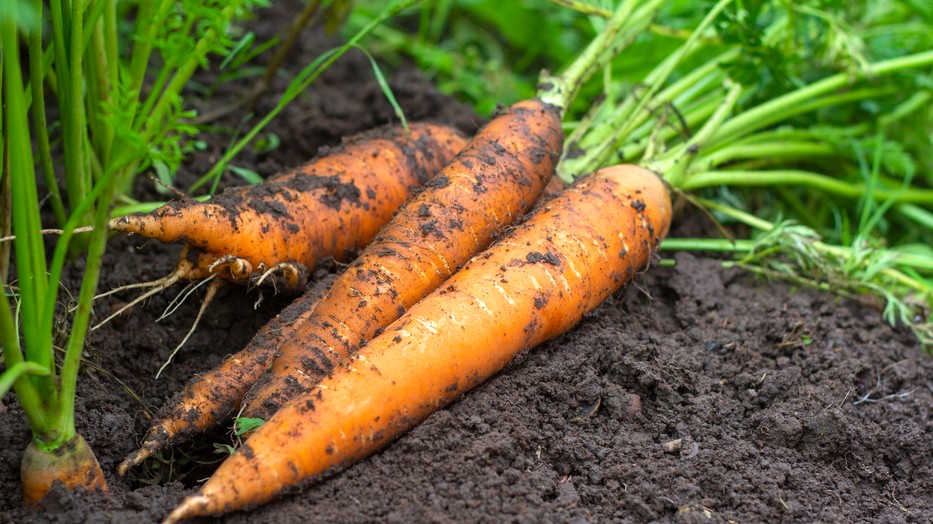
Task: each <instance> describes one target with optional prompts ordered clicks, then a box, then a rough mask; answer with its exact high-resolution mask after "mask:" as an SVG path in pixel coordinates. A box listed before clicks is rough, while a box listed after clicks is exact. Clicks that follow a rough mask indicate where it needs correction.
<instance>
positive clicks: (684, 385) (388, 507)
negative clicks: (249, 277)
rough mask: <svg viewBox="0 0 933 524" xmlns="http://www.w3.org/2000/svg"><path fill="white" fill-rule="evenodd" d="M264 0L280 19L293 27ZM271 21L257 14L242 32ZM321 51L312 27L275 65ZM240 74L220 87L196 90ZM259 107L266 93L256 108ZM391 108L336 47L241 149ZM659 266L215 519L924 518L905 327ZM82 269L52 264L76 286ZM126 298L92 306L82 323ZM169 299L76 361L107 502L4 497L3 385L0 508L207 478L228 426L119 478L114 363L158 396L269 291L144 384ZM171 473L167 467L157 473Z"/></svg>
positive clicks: (142, 491)
mask: <svg viewBox="0 0 933 524" xmlns="http://www.w3.org/2000/svg"><path fill="white" fill-rule="evenodd" d="M277 5H279V4H277ZM276 9H278V10H279V12H278V15H279V16H278V17H276V18H275V19H277V20H288V19H289V15H288V13H287V12H285V11H284V8H282V7H277V8H276ZM292 9H294V6H292ZM274 29H275V26H274V25H272V26H267V25H266V24H262V23H261V24H259V26H258V29H255V30H257V31H258V32H260V33H261V34H262V33H263V32H265V34H271V33H270V32H271V31H273V30H274ZM332 44H333V42H330V43H329V44H328V43H326V42H325V41H323V40H322V39H321V38H317V37H314V38H312V37H310V36H309V37H308V38H306V39H304V40H302V44H301V45H302V49H301V50H300V55H301V57H302V58H301V59H300V60H299V59H295V60H294V61H293V63H294V64H296V67H297V66H299V65H300V64H301V63H304V62H305V61H307V60H310V58H309V57H313V56H315V55H316V53H318V52H320V50H321V49H324V48H326V47H327V46H328V45H332ZM391 83H392V86H393V88H394V89H395V93H396V95H397V96H398V97H399V99H400V102H401V104H402V106H403V107H404V108H405V109H406V111H407V112H408V115H409V117H411V118H412V119H433V120H437V121H442V122H452V123H456V124H457V125H459V126H460V127H462V128H463V129H464V130H466V131H470V130H471V128H473V127H475V125H476V123H477V122H478V121H479V120H480V118H478V117H476V116H475V115H473V114H472V113H470V111H469V110H468V109H467V108H465V107H464V106H462V105H459V104H456V103H454V102H452V101H451V100H449V99H447V98H445V97H443V96H441V95H439V94H438V93H437V92H436V91H434V89H433V88H432V87H431V86H430V84H429V82H428V81H426V80H425V79H424V78H423V77H422V76H421V75H420V74H419V73H418V72H417V71H414V70H412V69H402V70H400V71H394V72H393V73H392V74H391ZM246 86H247V84H238V85H230V86H223V87H222V88H221V89H220V92H218V94H217V95H216V96H215V98H214V99H212V101H211V102H210V103H211V104H221V103H224V102H223V101H229V100H230V99H231V97H235V96H236V94H237V93H238V92H243V91H244V90H245V88H246ZM279 88H281V86H279ZM264 103H265V104H266V106H267V107H266V109H268V104H269V103H271V101H265V102H264ZM392 119H393V116H392V111H391V108H390V107H389V105H388V104H387V103H385V101H384V100H383V98H382V95H381V93H380V92H379V90H378V88H377V87H376V85H375V82H374V81H373V80H372V73H371V70H370V66H369V64H368V62H367V61H366V60H365V59H364V58H362V57H361V56H359V55H356V54H354V55H352V56H349V57H347V58H345V59H343V60H341V61H340V62H339V63H338V64H337V66H336V67H335V68H334V69H332V70H330V71H329V72H328V73H327V74H325V75H324V77H323V78H322V81H321V82H319V83H317V84H316V86H315V87H314V88H313V89H312V90H311V92H310V93H309V94H308V95H307V96H304V97H302V99H301V100H300V102H299V103H298V104H296V105H295V106H293V107H292V108H291V109H290V110H289V111H288V112H287V114H285V115H284V116H283V117H282V118H280V119H278V120H277V122H276V123H275V125H274V128H273V129H274V131H275V132H276V133H277V134H278V135H279V136H280V137H281V139H282V146H281V147H280V148H279V149H278V150H276V151H273V152H271V153H268V154H267V155H263V156H256V155H250V154H247V155H245V156H244V157H242V159H241V160H240V161H239V164H238V165H242V166H248V167H252V168H254V169H255V170H257V171H259V172H260V173H261V174H263V175H270V174H273V173H275V172H277V171H279V170H281V169H283V168H284V167H286V166H289V165H295V164H298V163H300V162H302V161H303V160H306V159H307V158H308V157H310V156H312V155H313V154H314V153H315V151H316V150H317V148H318V147H320V146H322V145H327V144H333V143H335V142H336V141H337V140H339V138H340V137H341V136H343V135H348V134H352V133H354V132H357V131H361V130H364V129H367V128H370V127H372V126H375V125H379V124H383V123H386V122H390V121H391V120H392ZM221 124H222V125H229V126H235V125H236V122H235V121H233V120H230V119H228V120H226V121H222V122H221ZM213 140H214V141H213V142H212V143H210V146H209V148H208V150H207V151H205V152H202V153H199V154H198V155H197V156H196V157H195V158H194V159H193V160H192V161H191V162H190V163H189V164H188V165H186V166H185V169H184V171H185V173H184V175H183V179H184V180H186V181H189V182H190V181H191V180H193V179H194V178H195V177H196V176H197V175H198V174H199V173H202V172H203V171H204V170H205V169H207V167H209V166H210V163H211V159H212V158H216V155H217V154H218V153H219V152H221V151H222V150H223V147H225V145H226V143H227V138H226V137H223V136H218V137H216V138H214V139H213ZM230 182H233V180H230V181H226V183H230ZM142 185H148V183H146V184H142ZM179 185H180V186H182V187H183V186H184V185H185V184H184V182H182V183H180V184H179ZM686 222H687V221H682V222H681V224H680V226H679V227H680V228H681V230H682V231H683V230H684V228H686V227H690V225H689V224H687V223H686ZM694 222H695V221H694ZM177 252H178V248H177V246H168V247H166V246H162V245H159V244H157V243H155V242H143V241H141V240H138V239H130V238H124V237H115V238H114V239H113V240H112V242H111V244H110V248H109V251H108V254H107V257H106V262H105V263H106V265H105V270H104V274H103V277H102V280H101V285H100V287H101V289H102V290H106V289H110V288H112V287H115V286H117V285H121V284H126V283H130V282H137V281H140V280H151V279H154V278H157V277H160V276H162V275H164V274H166V273H167V272H168V271H169V270H170V269H171V267H172V266H173V265H174V257H176V256H177ZM676 259H677V266H676V268H672V269H666V268H665V269H656V270H653V271H651V272H649V273H647V274H645V275H641V276H639V278H638V279H637V281H636V283H635V284H634V285H632V286H630V287H629V288H628V289H627V290H626V291H624V292H622V293H621V294H620V295H619V296H618V297H616V298H614V299H612V300H609V301H608V302H607V303H605V304H604V305H603V306H601V307H600V308H598V309H597V310H596V311H594V312H593V313H591V314H589V315H587V317H586V318H585V319H584V321H583V322H582V323H581V324H580V325H579V326H578V327H577V328H576V329H575V330H573V331H572V332H571V333H569V334H567V335H565V336H563V337H560V338H558V339H556V340H553V341H551V342H549V343H547V344H544V345H542V346H541V347H539V348H537V349H535V350H533V351H531V352H528V353H527V354H524V355H522V356H521V357H519V358H518V359H517V360H516V361H515V362H513V363H512V364H510V365H509V366H508V367H507V368H506V369H505V370H504V371H503V372H502V373H500V374H499V375H498V376H496V377H495V378H493V379H492V380H490V381H489V382H488V383H486V384H484V385H482V386H479V387H478V388H476V389H475V390H473V391H472V392H470V393H468V394H467V395H466V396H465V397H464V398H463V399H461V400H460V401H458V402H456V403H454V404H453V405H452V406H450V407H449V408H447V409H444V410H441V411H440V412H438V413H436V414H435V415H433V416H431V417H430V418H429V419H428V420H427V421H425V423H423V424H422V425H420V426H419V427H417V428H416V429H414V430H413V431H411V432H410V433H408V434H407V435H405V436H403V437H402V438H400V439H399V440H398V441H396V442H395V443H394V444H392V445H391V446H390V447H388V448H387V449H386V450H385V451H383V452H381V453H379V454H377V455H375V456H373V457H371V458H369V459H367V460H365V461H364V462H362V463H360V464H357V465H355V466H353V467H351V468H349V469H348V470H346V471H344V472H343V473H341V474H339V475H337V476H334V477H332V478H330V479H329V480H327V481H325V482H322V483H319V484H317V485H313V486H309V487H307V488H305V489H304V490H302V491H300V492H299V493H294V494H290V495H286V496H284V497H282V498H280V499H279V500H277V501H275V502H273V503H271V504H268V505H266V506H264V507H261V508H258V509H256V510H254V511H252V512H250V513H238V514H234V515H231V516H228V517H226V518H225V519H223V520H224V521H226V522H232V523H233V522H267V523H276V524H284V523H290V522H307V521H322V522H372V521H391V522H412V521H414V522H426V521H431V522H453V521H455V522H499V521H519V522H539V521H544V522H588V521H629V522H645V521H678V522H726V521H730V520H732V521H737V522H779V521H785V522H790V521H803V522H809V521H824V522H931V521H933V496H931V494H933V438H931V437H933V378H931V377H933V359H931V358H930V357H928V356H926V355H924V354H923V353H921V351H920V349H919V347H918V345H917V343H916V342H915V341H914V339H913V338H912V337H911V335H910V334H909V333H907V332H906V331H905V330H897V329H892V328H890V327H889V326H887V325H886V324H884V323H883V322H882V321H881V320H880V312H879V311H878V310H877V309H876V308H874V307H871V306H870V305H866V304H860V303H857V302H851V301H840V300H837V299H835V298H833V297H831V296H829V295H825V294H821V293H816V292H811V291H806V290H794V289H791V288H789V287H788V286H786V285H783V284H778V283H761V282H757V281H755V280H753V279H752V278H750V277H749V276H747V275H745V274H743V273H740V272H737V271H734V270H729V271H726V270H723V269H721V267H720V265H719V263H718V261H716V260H713V259H705V258H698V257H695V256H692V255H686V254H684V255H679V256H677V257H676ZM80 269H81V268H80V265H78V266H76V267H75V268H73V270H72V272H71V273H70V275H69V280H68V281H67V284H68V286H70V287H71V289H72V290H76V289H77V280H76V278H77V275H78V274H79V271H80ZM131 295H132V294H131V293H124V294H122V295H119V298H114V299H108V300H102V301H101V302H100V303H99V305H98V307H97V315H98V317H99V318H102V316H105V315H107V314H108V312H109V311H112V310H113V309H114V308H116V307H118V305H119V303H120V301H121V300H122V301H125V300H128V297H130V296H131ZM172 296H173V294H172V293H166V294H164V295H162V296H158V297H156V298H154V299H153V300H151V301H150V302H149V303H147V304H146V305H145V306H143V307H137V308H135V310H134V311H133V312H132V314H130V315H125V316H122V317H120V318H118V319H117V320H115V321H114V322H112V323H111V324H109V325H107V326H106V327H104V328H102V329H101V330H99V331H96V332H94V333H93V334H92V336H91V339H90V346H91V347H90V359H91V360H92V361H94V362H96V363H97V364H99V365H100V366H102V367H103V368H104V369H106V370H107V371H108V372H109V373H110V374H112V376H111V375H109V374H105V373H102V372H99V371H93V370H90V369H87V370H86V371H85V372H84V373H82V375H81V377H80V383H79V391H78V395H79V397H78V405H77V420H78V429H79V431H80V432H81V434H83V435H84V437H85V438H86V439H87V441H88V443H89V444H90V445H91V447H92V448H93V449H94V450H95V451H96V453H97V456H98V458H99V459H100V462H101V465H102V467H103V469H104V471H105V473H106V475H107V478H108V481H109V482H110V486H111V493H110V494H109V495H100V494H96V495H94V494H91V495H88V494H80V493H68V492H64V491H62V490H56V491H54V492H53V493H52V495H51V496H49V497H47V499H46V501H45V502H44V503H43V504H42V506H41V507H40V508H38V509H34V510H33V509H25V508H22V507H21V503H20V500H21V496H22V495H21V490H20V486H19V480H18V475H19V474H18V465H19V460H20V457H21V455H22V451H23V450H24V449H25V447H26V445H27V443H28V440H29V438H30V434H29V429H28V426H27V424H26V421H25V418H24V416H23V413H22V411H21V410H20V409H19V407H18V405H17V403H16V401H15V398H14V397H13V396H8V397H6V398H5V399H3V401H2V402H3V404H0V522H62V523H68V522H121V523H123V522H141V523H148V522H156V521H158V520H159V519H161V518H163V517H164V516H165V515H166V514H167V513H168V511H169V510H170V509H171V508H172V507H173V505H174V504H176V503H178V502H179V501H180V500H181V499H182V498H183V497H184V496H185V495H187V494H190V493H192V492H193V491H194V490H195V489H196V486H197V484H198V481H199V480H200V479H203V478H204V477H206V476H208V475H209V473H210V470H211V468H212V467H214V466H212V465H197V464H196V463H195V462H194V461H204V460H211V459H212V457H216V458H218V459H219V458H220V455H214V454H212V453H211V448H212V444H213V443H214V442H218V443H229V442H230V440H229V438H228V437H227V436H226V435H224V434H223V433H217V434H213V435H208V436H207V437H205V439H204V441H203V442H202V443H200V444H199V445H195V446H187V447H186V448H184V449H179V450H176V451H175V453H174V456H173V457H166V458H167V459H168V458H173V459H174V461H171V462H169V461H168V460H166V461H164V462H153V463H150V464H149V465H148V467H147V468H146V469H143V470H139V471H134V472H132V473H130V475H128V476H127V477H126V478H120V477H118V476H116V474H115V472H114V470H115V467H116V465H117V463H118V462H119V461H120V460H121V459H122V458H123V457H124V456H125V455H126V454H128V453H129V452H130V451H132V450H133V449H134V446H135V444H136V443H137V442H138V441H139V439H140V438H141V437H142V435H143V433H144V431H145V430H146V428H147V426H148V421H147V420H146V418H145V416H144V409H143V405H142V404H140V403H139V402H138V401H136V400H134V399H133V398H132V397H131V396H130V395H129V394H128V393H127V392H126V391H124V390H123V389H122V387H121V386H120V384H119V383H118V382H116V379H119V380H120V381H122V382H123V383H125V384H126V385H127V386H129V387H130V388H131V389H132V390H133V391H135V392H136V393H137V394H138V395H139V396H140V397H141V399H142V402H143V403H144V404H145V405H146V406H148V409H149V410H150V412H153V413H154V412H157V411H158V409H159V408H161V407H162V406H164V405H165V404H166V403H167V402H168V401H169V400H170V399H171V397H172V396H173V395H174V394H176V393H177V392H178V391H180V389H181V387H182V385H183V384H184V382H185V381H186V380H187V379H188V378H189V377H190V376H191V375H192V374H194V373H198V372H202V371H204V370H206V369H208V368H210V367H212V366H214V365H216V364H217V363H219V362H220V360H221V359H222V358H223V356H224V355H226V354H229V353H231V352H234V351H236V350H238V349H239V348H241V347H242V345H243V344H245V343H246V342H247V341H248V340H249V339H250V337H251V336H252V335H253V333H254V332H256V331H257V330H258V329H259V328H260V326H262V325H263V323H264V322H265V321H266V320H267V319H269V318H270V317H271V316H273V315H274V314H275V313H276V312H277V311H278V310H279V309H281V308H282V307H283V306H284V305H285V304H286V303H287V299H286V298H283V297H275V296H271V295H270V294H269V293H268V292H267V293H266V294H265V296H264V297H263V298H264V300H263V301H262V303H261V304H260V305H259V307H258V308H254V303H255V302H256V301H257V299H258V298H259V294H258V293H257V292H255V291H253V292H251V293H249V294H246V293H244V290H243V289H241V288H234V287H230V288H228V289H226V290H225V291H223V292H222V294H221V296H220V297H219V298H218V299H217V300H216V301H215V303H214V304H213V305H212V306H211V307H210V309H209V310H208V313H207V315H206V317H205V319H204V320H203V321H202V323H201V325H200V326H199V327H198V329H197V331H196V332H195V334H194V336H193V337H192V338H191V340H190V341H189V342H188V344H187V345H186V346H185V348H184V349H183V350H182V351H181V352H180V353H179V355H178V356H177V357H176V358H175V360H174V361H173V363H172V364H171V365H170V366H169V367H168V368H167V370H166V372H165V373H164V374H163V376H162V377H161V378H159V379H158V380H156V379H155V378H154V375H155V372H156V370H157V369H158V368H159V366H160V365H161V364H162V363H163V362H164V361H165V359H166V358H167V357H168V354H169V352H170V351H171V349H172V347H174V346H175V344H177V343H178V341H179V340H180V339H181V338H182V336H183V335H184V333H185V331H186V330H187V329H188V327H189V326H190V323H191V321H192V320H193V317H194V315H195V314H196V311H197V299H196V298H192V299H189V300H188V301H187V302H186V303H185V304H184V305H183V306H182V307H181V308H180V309H179V310H178V311H177V312H176V313H175V314H174V315H172V316H171V317H169V318H168V319H166V320H163V321H161V322H155V319H156V318H157V317H158V315H159V314H160V313H161V311H162V310H163V309H164V308H165V306H166V305H167V304H168V302H169V301H170V299H171V297H172ZM166 478H172V479H174V480H171V481H168V482H160V483H156V484H151V483H153V482H155V481H162V480H164V479H166ZM149 484H151V485H149Z"/></svg>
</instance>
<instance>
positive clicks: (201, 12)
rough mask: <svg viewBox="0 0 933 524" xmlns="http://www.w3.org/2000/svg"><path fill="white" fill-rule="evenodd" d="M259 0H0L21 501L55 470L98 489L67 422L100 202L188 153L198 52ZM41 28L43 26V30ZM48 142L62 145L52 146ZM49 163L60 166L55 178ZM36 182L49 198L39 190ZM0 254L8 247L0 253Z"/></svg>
mask: <svg viewBox="0 0 933 524" xmlns="http://www.w3.org/2000/svg"><path fill="white" fill-rule="evenodd" d="M264 3H265V0H235V1H231V2H227V1H219V0H212V1H207V2H202V1H195V0H182V1H174V0H148V1H141V2H138V3H134V4H130V3H118V2H116V0H101V1H97V2H88V1H71V2H62V1H61V0H53V1H51V2H49V4H48V9H47V10H46V5H45V4H44V3H43V2H41V1H38V0H34V1H26V0H16V1H12V2H3V4H2V6H0V33H2V37H0V62H2V82H0V91H2V101H3V117H2V119H0V128H2V131H3V133H2V136H3V140H2V142H0V149H2V152H0V158H2V169H0V187H2V189H3V198H4V199H6V201H8V202H10V203H11V205H9V206H4V207H3V210H4V212H5V213H9V214H10V218H11V220H10V222H11V227H10V230H11V232H12V233H13V234H14V235H15V240H14V242H13V250H12V251H13V254H14V255H15V261H16V273H17V275H18V280H17V282H16V288H13V287H12V286H9V287H8V286H6V285H5V286H4V293H2V294H0V328H2V329H0V332H2V333H0V342H2V344H3V357H4V365H5V367H6V370H5V371H4V372H3V374H2V375H0V394H5V393H6V392H7V391H8V390H9V389H10V388H11V387H12V389H13V390H15V392H16V394H17V396H18V397H19V401H20V405H21V406H22V407H23V410H24V411H25V413H26V416H27V417H28V418H29V422H30V424H31V426H32V430H33V437H34V438H33V442H32V444H31V445H30V448H29V449H28V450H27V455H26V457H27V458H26V459H25V460H24V463H23V478H24V491H25V494H26V498H27V500H30V501H36V500H38V499H39V498H41V497H42V495H43V494H44V493H45V492H46V491H47V490H48V489H50V488H51V484H52V480H53V479H54V480H60V481H62V482H64V483H65V484H66V485H69V486H76V485H84V486H86V487H92V488H101V487H104V480H103V476H102V475H101V474H100V468H99V466H97V461H96V459H95V458H94V455H93V452H92V451H91V450H90V448H89V447H88V446H87V445H86V443H84V441H83V439H81V437H80V436H79V435H78V434H77V432H76V429H75V420H74V400H75V387H76V382H77V375H78V367H79V365H80V359H81V353H82V350H83V348H84V340H85V335H86V333H87V327H88V321H89V318H90V315H91V306H92V303H93V297H94V293H95V290H96V287H97V281H98V277H99V274H100V267H101V257H102V255H103V252H104V249H105V245H106V240H107V228H106V224H107V221H108V219H109V217H110V212H111V207H112V204H113V203H114V202H115V201H117V200H120V199H122V198H124V197H125V195H126V191H127V190H128V188H129V187H130V186H131V184H132V181H133V179H134V177H135V175H136V174H137V173H139V172H140V171H142V170H144V169H147V168H148V167H150V166H158V169H157V170H158V171H162V172H174V170H175V169H176V168H177V166H178V164H179V162H180V161H181V159H182V157H183V156H184V154H185V153H186V152H187V145H186V142H185V140H184V138H185V137H186V136H190V135H192V134H194V133H195V131H196V129H195V128H194V127H193V126H192V125H191V124H189V123H188V122H187V119H188V118H190V117H191V116H192V115H193V113H192V112H191V111H189V110H187V109H185V108H184V106H183V104H182V99H181V92H182V89H183V88H184V87H185V86H186V85H187V83H188V81H189V80H190V78H191V76H192V75H193V74H194V72H195V71H196V70H197V69H198V68H199V67H202V66H204V65H206V63H207V57H208V55H210V54H212V53H225V52H227V50H229V49H230V47H231V46H232V45H233V42H232V40H231V38H230V36H229V34H228V31H227V28H228V26H229V25H230V23H231V22H232V21H233V20H235V19H238V18H241V17H243V16H246V15H247V14H248V13H249V12H250V11H251V10H252V9H254V8H255V7H258V6H261V5H264ZM125 21H132V23H125ZM45 27H50V28H51V34H49V35H45V34H43V29H44V28H45ZM22 41H25V42H26V46H25V53H22V52H21V42H22ZM21 57H25V58H26V62H27V63H26V64H23V63H21ZM152 64H158V65H157V66H155V67H152ZM24 65H26V66H28V69H27V68H24V67H23V66H24ZM24 70H25V71H28V74H27V75H26V76H25V77H24V76H23V71H24ZM144 85H145V86H146V88H145V89H144ZM47 94H51V95H52V96H51V97H50V98H48V99H47ZM47 105H50V106H51V107H53V108H54V111H47ZM52 114H54V115H57V116H56V117H55V118H54V119H53V118H52V117H51V116H50V115H52ZM30 124H31V125H30ZM59 142H60V150H61V154H60V157H59V156H57V154H53V153H54V152H55V151H57V148H53V147H52V145H53V144H56V143H59ZM33 146H35V151H36V155H35V157H34V155H33ZM55 165H61V166H62V171H63V175H64V177H63V181H64V184H61V185H60V184H59V180H58V178H57V176H56V171H55V168H54V166H55ZM34 166H38V168H39V171H40V172H41V175H42V180H43V181H44V187H41V188H40V186H39V184H38V183H37V180H36V172H35V169H36V168H35V167H34ZM40 189H41V190H44V191H45V192H47V196H43V197H40ZM46 198H47V199H48V202H49V207H50V208H51V210H52V212H53V214H54V216H55V220H56V221H57V222H58V225H59V226H60V227H61V230H60V231H59V232H60V233H61V236H59V237H58V239H57V241H56V243H55V248H54V250H53V253H52V256H51V259H48V258H47V256H46V255H47V253H46V250H45V244H44V242H43V236H42V235H43V229H42V224H41V217H40V207H41V206H40V203H41V202H43V201H44V200H45V199H46ZM2 223H3V221H0V225H2ZM87 225H90V226H91V227H90V228H86V227H82V228H80V229H79V228H78V226H87ZM88 230H89V232H88ZM82 233H83V234H82ZM3 245H5V246H8V245H9V243H6V242H4V243H3ZM69 252H70V253H71V254H72V255H77V254H79V253H83V254H84V257H85V262H84V273H83V280H82V284H81V289H80V292H79V295H78V299H77V305H76V308H75V310H74V313H73V317H72V318H71V329H70V332H69V334H68V336H67V342H66V344H65V354H64V358H63V359H62V362H61V364H60V365H59V364H58V363H57V362H56V360H55V358H54V347H53V346H54V344H53V333H54V329H55V324H56V318H57V316H58V315H60V314H61V313H62V311H61V308H60V307H59V306H58V293H59V289H60V288H61V277H62V272H63V269H64V264H65V262H66V258H67V255H68V254H69ZM0 256H3V257H4V258H6V257H9V256H10V254H9V252H8V251H7V252H2V251H0ZM4 262H5V261H4ZM3 267H6V266H5V263H4V264H3ZM5 273H6V271H5V270H4V275H3V276H4V284H6V274H5ZM14 289H15V292H14ZM69 468H70V469H69Z"/></svg>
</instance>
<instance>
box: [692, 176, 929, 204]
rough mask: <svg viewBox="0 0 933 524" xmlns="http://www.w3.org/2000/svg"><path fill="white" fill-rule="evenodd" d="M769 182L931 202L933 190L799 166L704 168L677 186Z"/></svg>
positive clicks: (855, 195) (850, 194)
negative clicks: (846, 178)
mask: <svg viewBox="0 0 933 524" xmlns="http://www.w3.org/2000/svg"><path fill="white" fill-rule="evenodd" d="M723 185H725V186H753V187H761V186H772V185H803V186H807V187H812V188H814V189H817V190H818V191H822V192H825V193H829V194H833V195H838V196H842V197H846V198H859V197H861V196H863V195H865V194H869V195H871V196H872V198H875V199H877V200H894V201H895V202H901V203H911V204H928V205H929V204H933V190H931V189H922V188H911V189H910V190H906V191H905V190H900V189H899V190H892V189H885V188H881V187H875V188H873V189H869V188H867V187H866V185H865V184H863V183H849V182H843V181H842V180H839V179H837V178H833V177H830V176H827V175H822V174H819V173H814V172H811V171H803V170H798V169H778V170H769V171H706V172H703V173H696V174H693V175H690V177H689V178H687V179H686V180H684V181H683V182H682V183H680V184H679V185H678V186H677V187H678V188H679V189H683V190H685V191H692V190H696V189H701V188H704V187H713V186H723Z"/></svg>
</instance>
